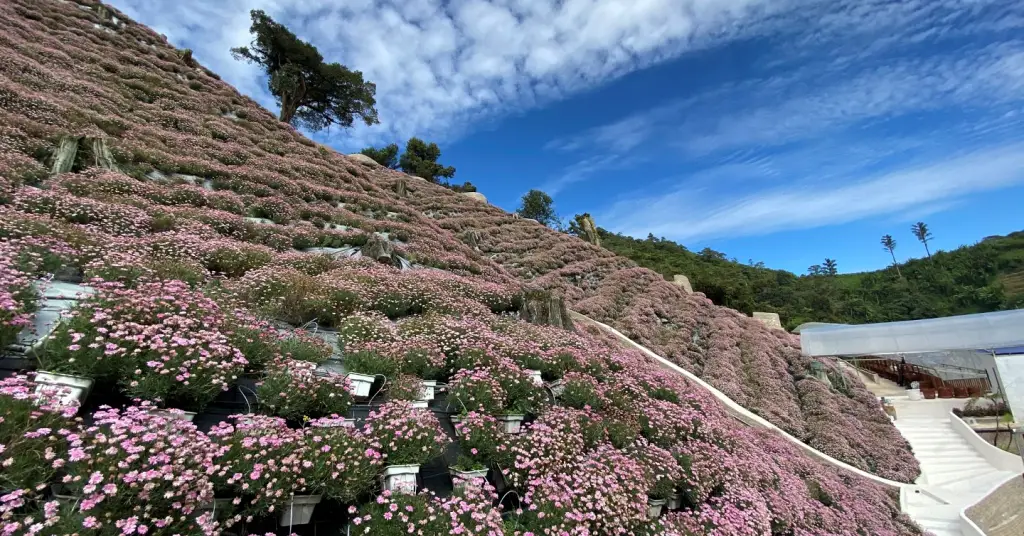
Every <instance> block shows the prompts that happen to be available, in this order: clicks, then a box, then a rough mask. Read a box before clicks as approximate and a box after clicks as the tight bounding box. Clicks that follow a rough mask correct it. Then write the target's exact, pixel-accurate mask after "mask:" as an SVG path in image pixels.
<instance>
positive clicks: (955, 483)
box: [929, 469, 1012, 495]
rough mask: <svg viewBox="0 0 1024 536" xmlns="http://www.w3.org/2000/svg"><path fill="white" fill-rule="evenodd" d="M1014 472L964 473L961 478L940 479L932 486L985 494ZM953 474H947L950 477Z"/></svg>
mask: <svg viewBox="0 0 1024 536" xmlns="http://www.w3.org/2000/svg"><path fill="white" fill-rule="evenodd" d="M1011 474H1012V473H1010V472H1008V471H999V470H996V469H992V470H990V471H984V472H980V473H974V474H967V475H963V477H962V478H960V479H952V478H950V479H948V480H945V479H940V480H935V481H931V480H930V481H929V482H931V485H932V486H937V487H941V488H942V489H945V490H949V491H952V492H956V493H963V494H968V493H970V494H975V495H984V494H985V493H988V492H989V491H990V490H991V489H992V488H994V487H996V486H997V485H999V483H1001V482H1002V481H1004V480H1006V479H1007V478H1008V477H1009V476H1010V475H1011ZM950 476H951V475H947V478H949V477H950Z"/></svg>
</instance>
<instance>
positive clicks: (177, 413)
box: [149, 409, 196, 422]
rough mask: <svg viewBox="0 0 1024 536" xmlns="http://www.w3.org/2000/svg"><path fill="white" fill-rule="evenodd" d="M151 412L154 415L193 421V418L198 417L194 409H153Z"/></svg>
mask: <svg viewBox="0 0 1024 536" xmlns="http://www.w3.org/2000/svg"><path fill="white" fill-rule="evenodd" d="M149 412H150V413H152V414H153V415H159V416H161V417H164V418H167V419H180V420H183V421H188V422H192V419H195V418H196V414H195V412H193V411H184V410H168V409H153V410H150V411H149Z"/></svg>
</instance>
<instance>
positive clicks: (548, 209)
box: [516, 190, 558, 227]
mask: <svg viewBox="0 0 1024 536" xmlns="http://www.w3.org/2000/svg"><path fill="white" fill-rule="evenodd" d="M516 214H519V216H520V217H523V218H530V219H532V220H537V221H539V222H540V223H543V224H544V225H547V226H549V227H550V226H552V225H554V224H557V223H558V216H556V215H555V207H554V204H553V200H552V199H551V196H550V195H548V194H546V193H544V192H542V191H540V190H530V191H529V192H526V195H524V196H523V200H522V203H521V204H520V205H519V210H516Z"/></svg>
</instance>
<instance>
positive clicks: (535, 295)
mask: <svg viewBox="0 0 1024 536" xmlns="http://www.w3.org/2000/svg"><path fill="white" fill-rule="evenodd" d="M519 318H521V319H523V320H524V321H526V322H529V323H531V324H539V325H543V326H555V327H559V328H562V329H565V330H569V331H574V330H575V327H574V326H573V324H572V319H571V318H570V317H569V309H568V308H567V307H566V306H565V299H564V298H563V297H562V296H559V295H555V294H552V293H551V292H549V291H531V292H527V293H526V295H525V296H523V303H522V306H521V307H520V308H519Z"/></svg>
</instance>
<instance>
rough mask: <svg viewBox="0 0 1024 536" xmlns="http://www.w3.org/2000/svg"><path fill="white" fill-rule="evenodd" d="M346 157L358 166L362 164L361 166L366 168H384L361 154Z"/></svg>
mask: <svg viewBox="0 0 1024 536" xmlns="http://www.w3.org/2000/svg"><path fill="white" fill-rule="evenodd" d="M348 157H349V158H351V159H352V160H355V161H356V162H359V163H360V164H362V165H364V166H366V167H370V168H379V167H384V166H381V165H380V164H379V163H378V162H377V161H376V160H374V159H372V158H370V157H369V156H366V155H365V154H363V153H354V154H350V155H348Z"/></svg>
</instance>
